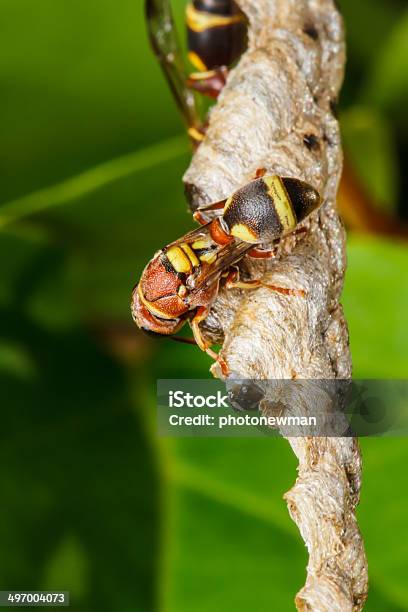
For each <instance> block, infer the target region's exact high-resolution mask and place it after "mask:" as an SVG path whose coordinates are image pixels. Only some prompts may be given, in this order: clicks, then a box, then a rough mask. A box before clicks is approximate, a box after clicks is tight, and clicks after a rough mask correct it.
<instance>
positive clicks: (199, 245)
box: [191, 239, 211, 251]
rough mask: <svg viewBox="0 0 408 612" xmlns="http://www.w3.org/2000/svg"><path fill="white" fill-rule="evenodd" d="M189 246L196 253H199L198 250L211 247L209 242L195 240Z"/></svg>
mask: <svg viewBox="0 0 408 612" xmlns="http://www.w3.org/2000/svg"><path fill="white" fill-rule="evenodd" d="M191 246H192V247H193V249H195V250H196V251H199V250H200V249H206V248H207V247H209V246H211V240H208V239H207V240H196V241H195V242H193V244H192V245H191Z"/></svg>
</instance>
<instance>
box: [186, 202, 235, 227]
mask: <svg viewBox="0 0 408 612" xmlns="http://www.w3.org/2000/svg"><path fill="white" fill-rule="evenodd" d="M226 201H227V200H221V201H220V202H213V203H212V204H207V206H200V208H198V209H197V210H196V212H195V213H194V215H193V218H194V220H195V221H197V222H198V223H200V224H201V225H207V223H209V221H211V218H210V219H207V218H206V217H205V215H203V212H207V211H209V212H211V211H213V210H223V209H224V208H225V202H226Z"/></svg>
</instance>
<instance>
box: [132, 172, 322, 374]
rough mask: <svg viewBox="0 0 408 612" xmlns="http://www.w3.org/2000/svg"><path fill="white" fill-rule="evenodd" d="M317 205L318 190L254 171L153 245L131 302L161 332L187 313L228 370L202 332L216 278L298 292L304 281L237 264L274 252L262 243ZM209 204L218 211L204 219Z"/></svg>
mask: <svg viewBox="0 0 408 612" xmlns="http://www.w3.org/2000/svg"><path fill="white" fill-rule="evenodd" d="M320 205H321V198H320V195H319V193H318V192H317V191H316V189H314V188H313V187H312V186H311V185H309V184H308V183H305V182H303V181H300V180H298V179H295V178H286V177H280V176H267V175H266V173H265V170H259V171H258V172H257V175H256V178H255V179H253V180H252V181H250V182H249V183H247V184H246V185H244V186H243V187H241V188H240V189H238V190H237V191H235V192H234V193H233V194H232V195H231V196H230V197H229V198H227V199H225V200H222V201H220V202H215V203H212V204H209V205H206V206H204V207H201V208H199V209H198V210H197V211H196V214H195V218H196V219H197V220H198V221H199V222H200V223H201V224H202V227H199V228H197V229H195V230H194V231H192V232H190V233H188V234H186V235H185V236H183V237H182V238H181V239H180V240H177V241H175V242H172V243H171V244H169V245H168V246H166V247H165V248H164V249H162V250H160V251H158V252H157V253H156V254H155V256H154V257H153V259H152V260H151V261H150V262H149V263H148V265H147V266H146V268H145V269H144V271H143V273H142V276H141V279H140V282H139V283H138V285H137V286H136V287H135V289H134V290H133V293H132V301H131V310H132V316H133V319H134V321H135V322H136V324H137V325H138V326H139V328H141V329H142V330H144V331H147V332H153V333H156V334H161V335H167V336H169V335H172V334H175V333H177V332H178V331H179V330H180V329H181V327H183V325H184V324H185V323H186V322H187V321H188V322H189V323H190V326H191V329H192V331H193V335H194V340H195V342H196V343H197V345H198V346H199V347H200V349H202V350H203V351H205V352H206V353H207V354H209V355H210V356H211V357H212V358H213V359H215V360H216V361H218V363H219V364H220V366H221V369H222V372H223V374H224V375H225V376H227V375H228V366H227V364H226V363H225V362H224V361H223V360H222V358H221V357H220V356H219V355H218V354H217V353H216V352H215V351H213V350H212V349H211V345H210V344H209V343H208V342H207V341H206V340H205V339H204V338H203V336H202V333H201V330H200V327H199V326H200V323H201V322H202V321H203V320H204V319H205V318H206V317H207V316H208V314H209V311H210V308H211V305H212V303H213V302H214V300H215V299H216V297H217V295H218V291H219V287H220V283H221V282H222V281H224V282H225V285H226V287H227V288H233V287H236V288H239V289H255V288H257V287H262V286H263V287H267V288H269V289H271V290H273V291H276V292H278V293H281V294H283V295H287V296H304V295H305V293H304V291H303V290H302V289H300V290H298V289H290V288H284V287H278V286H275V285H269V284H265V283H263V282H262V281H261V280H248V281H241V280H240V278H239V271H238V269H237V268H236V264H237V263H238V262H239V261H240V260H241V259H242V258H243V257H244V256H245V255H250V256H252V257H257V258H258V257H261V258H268V257H273V256H274V254H275V252H276V247H275V248H274V249H266V248H263V247H264V245H265V243H268V244H270V243H272V244H274V243H278V242H279V240H280V239H281V238H282V237H283V236H286V235H287V234H289V233H291V232H293V231H295V230H296V229H297V227H298V225H299V223H300V222H302V221H303V220H304V219H306V217H308V215H309V214H310V213H312V212H313V211H314V210H316V209H317V208H318V207H319V206H320ZM212 211H221V214H216V216H215V217H214V218H213V219H212V220H210V221H208V219H207V215H208V213H211V212H212Z"/></svg>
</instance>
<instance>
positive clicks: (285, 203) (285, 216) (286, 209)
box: [263, 176, 297, 232]
mask: <svg viewBox="0 0 408 612" xmlns="http://www.w3.org/2000/svg"><path fill="white" fill-rule="evenodd" d="M263 181H264V183H265V184H266V186H267V187H268V194H269V195H270V197H271V198H272V200H273V203H274V206H275V210H276V213H277V215H278V217H279V220H280V222H281V223H282V227H283V231H284V232H289V231H292V230H293V229H294V228H295V227H296V225H297V220H296V215H295V212H294V210H293V207H292V203H291V201H290V199H289V196H288V194H287V192H286V189H285V186H284V184H283V182H282V180H281V178H280V177H279V176H266V177H264V179H263Z"/></svg>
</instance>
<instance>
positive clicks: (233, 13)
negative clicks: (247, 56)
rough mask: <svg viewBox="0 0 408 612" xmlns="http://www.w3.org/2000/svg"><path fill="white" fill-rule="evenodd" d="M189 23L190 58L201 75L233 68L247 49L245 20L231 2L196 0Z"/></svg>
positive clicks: (189, 13) (229, 0) (187, 12)
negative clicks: (216, 69) (226, 67)
mask: <svg viewBox="0 0 408 612" xmlns="http://www.w3.org/2000/svg"><path fill="white" fill-rule="evenodd" d="M186 23H187V36H188V49H189V53H188V56H189V59H190V61H191V63H192V64H193V66H194V67H195V68H196V69H197V70H198V71H200V72H205V71H208V70H213V69H214V68H218V67H220V66H230V65H231V64H232V63H233V62H234V61H235V60H237V59H238V58H239V56H240V55H241V54H242V53H243V51H244V50H245V47H246V21H245V17H244V15H243V14H242V13H241V11H240V10H239V8H238V7H237V5H236V4H235V2H233V1H232V0H193V1H192V2H190V3H189V4H188V6H187V10H186Z"/></svg>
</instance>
